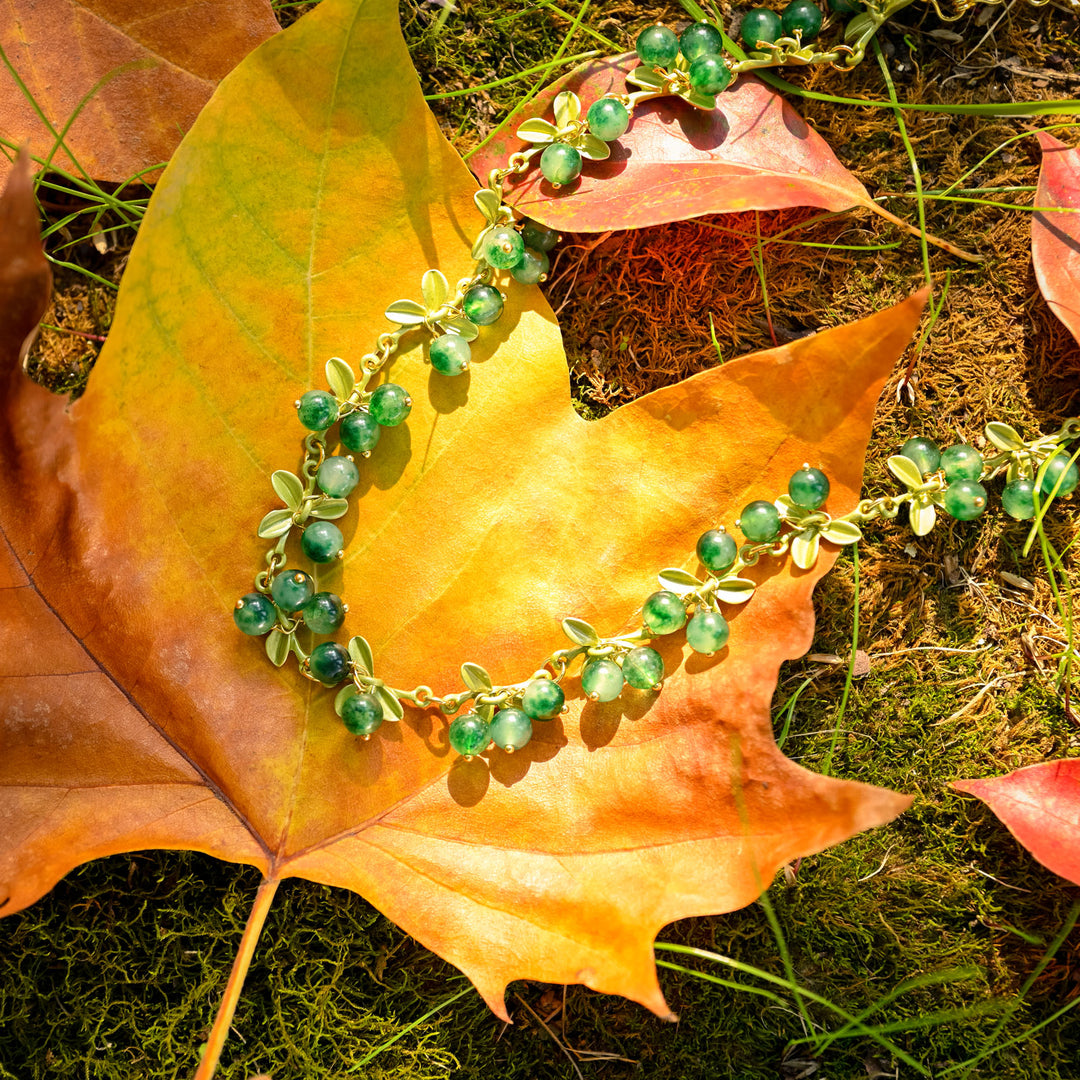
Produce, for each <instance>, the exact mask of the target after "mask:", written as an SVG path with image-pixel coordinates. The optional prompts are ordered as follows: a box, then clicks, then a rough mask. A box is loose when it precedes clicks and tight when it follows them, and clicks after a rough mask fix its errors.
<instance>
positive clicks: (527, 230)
mask: <svg viewBox="0 0 1080 1080" xmlns="http://www.w3.org/2000/svg"><path fill="white" fill-rule="evenodd" d="M671 36H672V37H674V36H675V35H674V34H672V35H671ZM521 239H522V240H524V241H525V246H526V247H527V248H532V249H533V250H534V251H551V250H552V249H553V248H554V247H555V245H556V244H557V243H558V242H559V234H558V233H557V232H556V231H555V230H554V229H546V228H544V226H543V225H541V224H539V223H538V222H536V221H533V220H532V219H531V218H526V219H525V220H524V221H523V222H522V223H521Z"/></svg>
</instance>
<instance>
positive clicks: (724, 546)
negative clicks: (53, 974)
mask: <svg viewBox="0 0 1080 1080" xmlns="http://www.w3.org/2000/svg"><path fill="white" fill-rule="evenodd" d="M738 554H739V548H738V546H737V545H736V543H735V541H734V540H733V539H732V537H731V535H730V534H729V533H727V532H725V531H724V530H723V529H710V530H709V531H708V532H704V533H702V534H701V535H700V536H699V537H698V542H697V557H698V558H699V559H700V560H701V562H702V565H703V566H705V567H706V568H707V569H709V570H711V571H712V572H713V573H714V574H722V573H723V572H724V571H725V570H729V569H730V568H731V566H732V565H733V564H734V562H735V556H736V555H738Z"/></svg>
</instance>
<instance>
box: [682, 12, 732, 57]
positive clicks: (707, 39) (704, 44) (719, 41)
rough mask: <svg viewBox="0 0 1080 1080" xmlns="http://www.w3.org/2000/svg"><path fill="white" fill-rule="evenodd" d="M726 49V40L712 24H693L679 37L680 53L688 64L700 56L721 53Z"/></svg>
mask: <svg viewBox="0 0 1080 1080" xmlns="http://www.w3.org/2000/svg"><path fill="white" fill-rule="evenodd" d="M723 49H724V39H723V38H722V37H721V36H720V31H719V30H717V29H716V27H715V26H713V24H712V23H707V22H696V23H691V24H690V25H689V26H688V27H687V28H686V29H685V30H684V31H683V32H682V34H681V35H680V36H679V52H681V53H682V54H683V57H684V58H685V59H686V62H687V63H688V64H692V63H693V62H694V61H695V60H696V59H697V58H698V57H699V56H706V55H708V54H710V53H720V52H722V51H723Z"/></svg>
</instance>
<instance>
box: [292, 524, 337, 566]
mask: <svg viewBox="0 0 1080 1080" xmlns="http://www.w3.org/2000/svg"><path fill="white" fill-rule="evenodd" d="M300 546H301V547H302V548H303V549H304V554H305V555H306V556H307V557H308V558H309V559H310V560H311V561H312V562H316V563H328V562H333V561H334V560H335V559H336V558H337V557H338V555H339V554H340V552H341V551H342V549H343V548H344V547H345V537H344V536H342V535H341V530H340V529H339V528H338V527H337V526H336V525H335V524H333V523H332V522H330V521H316V522H313V523H312V524H311V525H309V526H308V527H307V528H306V529H305V530H304V535H303V536H302V537H300Z"/></svg>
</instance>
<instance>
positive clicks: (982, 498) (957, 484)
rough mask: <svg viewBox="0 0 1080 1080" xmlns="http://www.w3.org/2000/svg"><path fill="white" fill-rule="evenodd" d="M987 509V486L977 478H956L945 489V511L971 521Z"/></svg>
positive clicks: (958, 518) (960, 518)
mask: <svg viewBox="0 0 1080 1080" xmlns="http://www.w3.org/2000/svg"><path fill="white" fill-rule="evenodd" d="M985 510H986V488H984V487H983V486H982V484H980V483H978V482H977V481H975V480H956V481H954V482H953V483H951V484H950V485H949V486H948V487H947V488H946V489H945V513H947V514H951V515H952V516H953V517H954V518H956V520H957V521H971V520H972V519H974V518H977V517H978V516H979V515H980V514H981V513H983V511H985Z"/></svg>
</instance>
